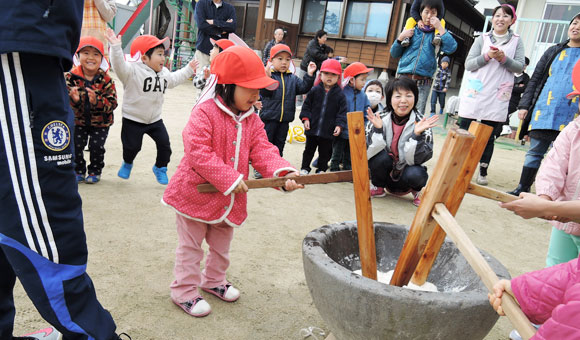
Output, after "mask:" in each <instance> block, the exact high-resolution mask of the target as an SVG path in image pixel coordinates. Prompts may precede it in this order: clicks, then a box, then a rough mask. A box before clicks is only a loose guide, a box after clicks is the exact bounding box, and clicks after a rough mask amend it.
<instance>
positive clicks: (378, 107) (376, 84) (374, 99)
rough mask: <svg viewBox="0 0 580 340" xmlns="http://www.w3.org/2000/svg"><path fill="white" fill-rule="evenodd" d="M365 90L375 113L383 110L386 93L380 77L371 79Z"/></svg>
mask: <svg viewBox="0 0 580 340" xmlns="http://www.w3.org/2000/svg"><path fill="white" fill-rule="evenodd" d="M364 92H365V94H366V95H367V98H368V99H369V103H370V104H371V110H373V113H376V112H382V111H383V109H384V108H385V106H384V105H383V103H382V102H383V99H385V95H384V94H383V83H381V81H380V80H378V79H373V80H369V81H367V84H366V85H365V88H364ZM367 124H368V123H367Z"/></svg>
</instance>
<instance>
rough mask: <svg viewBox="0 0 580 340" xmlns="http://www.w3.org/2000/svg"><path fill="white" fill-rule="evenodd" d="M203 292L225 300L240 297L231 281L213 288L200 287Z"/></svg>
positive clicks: (230, 300)
mask: <svg viewBox="0 0 580 340" xmlns="http://www.w3.org/2000/svg"><path fill="white" fill-rule="evenodd" d="M202 290H203V291H204V292H208V293H211V294H213V295H215V296H217V297H218V298H220V299H222V300H224V301H226V302H234V301H236V300H237V299H238V298H239V297H240V291H239V290H238V289H237V288H235V287H234V286H232V284H231V283H226V284H225V285H221V286H217V287H215V288H202Z"/></svg>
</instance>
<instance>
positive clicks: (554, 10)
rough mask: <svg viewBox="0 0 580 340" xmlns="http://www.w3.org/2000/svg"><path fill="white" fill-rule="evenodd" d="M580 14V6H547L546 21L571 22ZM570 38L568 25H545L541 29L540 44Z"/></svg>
mask: <svg viewBox="0 0 580 340" xmlns="http://www.w3.org/2000/svg"><path fill="white" fill-rule="evenodd" d="M578 12H580V5H564V4H546V9H545V11H544V19H546V20H563V21H570V20H572V18H573V17H574V15H576V14H577V13H578ZM567 38H568V25H560V24H553V23H550V24H549V23H544V24H542V26H541V27H540V39H539V41H540V42H550V43H552V42H561V41H564V40H566V39H567Z"/></svg>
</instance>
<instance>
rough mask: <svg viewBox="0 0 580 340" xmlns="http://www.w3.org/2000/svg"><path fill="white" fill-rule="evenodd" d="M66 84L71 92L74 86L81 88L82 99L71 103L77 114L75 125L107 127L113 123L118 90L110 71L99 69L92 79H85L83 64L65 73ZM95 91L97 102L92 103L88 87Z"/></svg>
mask: <svg viewBox="0 0 580 340" xmlns="http://www.w3.org/2000/svg"><path fill="white" fill-rule="evenodd" d="M65 79H66V86H67V87H68V90H69V92H70V89H71V88H73V87H78V88H79V97H80V100H79V101H78V102H77V103H75V102H73V101H72V99H71V100H70V105H71V107H72V109H73V112H74V114H75V125H78V126H93V127H107V126H111V125H113V110H115V108H116V107H117V90H116V89H115V82H113V79H111V77H110V76H109V74H108V73H106V72H105V71H103V70H102V69H99V73H98V74H97V75H95V77H94V78H93V80H92V81H90V82H89V81H88V80H86V79H85V77H84V74H83V70H82V67H81V66H77V67H74V68H73V69H72V70H71V71H70V72H67V73H66V74H65ZM87 87H90V88H91V89H93V90H94V91H95V94H96V96H97V103H96V104H94V105H93V104H91V103H90V101H89V95H88V93H87V90H86V88H87Z"/></svg>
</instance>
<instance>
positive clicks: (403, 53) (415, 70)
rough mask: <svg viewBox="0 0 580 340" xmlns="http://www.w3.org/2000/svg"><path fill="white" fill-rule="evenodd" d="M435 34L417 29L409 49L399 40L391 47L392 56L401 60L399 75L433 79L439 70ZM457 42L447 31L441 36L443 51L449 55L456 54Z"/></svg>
mask: <svg viewBox="0 0 580 340" xmlns="http://www.w3.org/2000/svg"><path fill="white" fill-rule="evenodd" d="M434 36H435V32H434V31H431V32H423V31H422V30H421V29H419V27H415V34H413V37H411V44H410V45H409V46H407V47H403V46H401V42H399V40H395V42H394V43H393V45H392V46H391V56H392V57H393V58H401V60H399V66H398V69H397V73H399V74H415V75H418V76H423V77H433V74H434V73H435V71H436V70H437V58H436V57H435V46H433V44H432V42H433V37H434ZM456 48H457V42H455V39H453V37H452V36H451V33H449V31H446V32H445V33H444V34H443V35H442V36H441V51H442V52H443V53H445V54H447V55H449V54H451V53H453V52H455V49H456Z"/></svg>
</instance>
